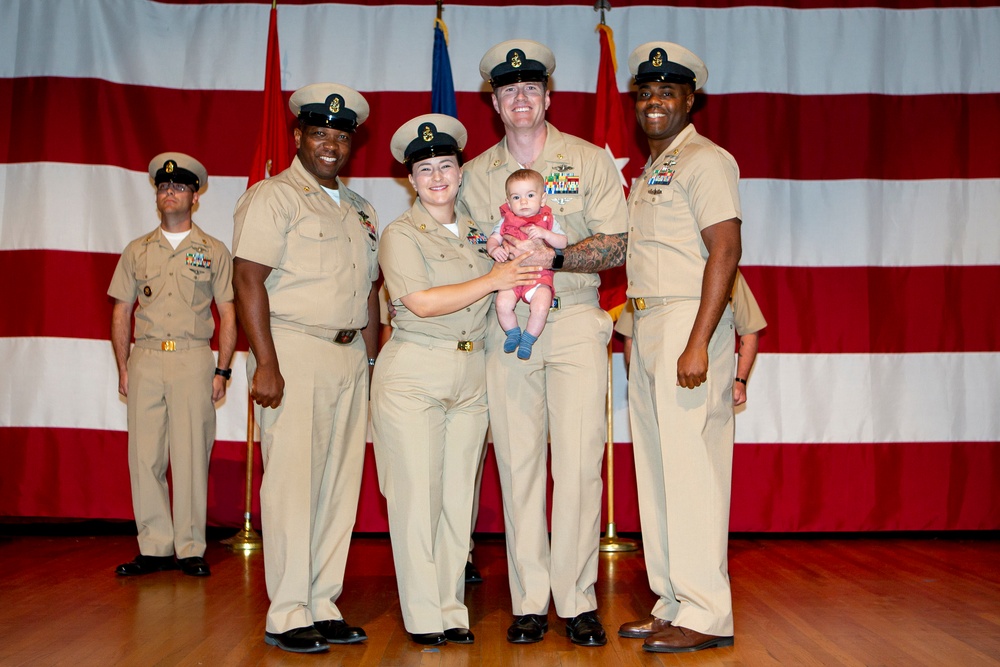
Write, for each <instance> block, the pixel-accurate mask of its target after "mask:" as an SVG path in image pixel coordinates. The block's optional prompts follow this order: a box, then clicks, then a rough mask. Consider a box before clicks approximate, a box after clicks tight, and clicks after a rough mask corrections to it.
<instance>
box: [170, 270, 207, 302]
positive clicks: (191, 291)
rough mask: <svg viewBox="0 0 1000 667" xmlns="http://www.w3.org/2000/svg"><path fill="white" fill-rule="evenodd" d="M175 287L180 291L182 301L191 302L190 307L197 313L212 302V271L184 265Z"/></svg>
mask: <svg viewBox="0 0 1000 667" xmlns="http://www.w3.org/2000/svg"><path fill="white" fill-rule="evenodd" d="M177 288H178V289H179V290H180V292H181V296H182V297H183V299H184V303H189V304H191V309H192V310H193V311H194V312H196V313H198V312H201V310H202V309H203V308H208V307H210V306H211V303H212V272H211V271H210V270H208V269H200V268H195V267H192V266H184V268H182V269H181V270H180V278H179V279H178V281H177Z"/></svg>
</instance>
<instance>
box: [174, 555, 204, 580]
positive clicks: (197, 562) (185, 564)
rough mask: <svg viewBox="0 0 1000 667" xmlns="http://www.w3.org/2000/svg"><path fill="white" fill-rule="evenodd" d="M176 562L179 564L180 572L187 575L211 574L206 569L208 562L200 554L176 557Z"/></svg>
mask: <svg viewBox="0 0 1000 667" xmlns="http://www.w3.org/2000/svg"><path fill="white" fill-rule="evenodd" d="M177 564H178V565H180V566H181V572H183V573H184V574H186V575H188V576H189V577H207V576H208V575H210V574H212V572H211V570H209V569H208V563H206V562H205V559H204V558H202V557H201V556H192V557H191V558H178V559H177Z"/></svg>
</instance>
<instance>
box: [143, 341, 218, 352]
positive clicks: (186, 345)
mask: <svg viewBox="0 0 1000 667" xmlns="http://www.w3.org/2000/svg"><path fill="white" fill-rule="evenodd" d="M206 345H208V341H207V340H149V339H145V338H144V339H143V340H137V341H136V342H135V346H136V347H138V348H141V349H143V350H162V351H163V352H175V351H177V350H190V349H192V348H196V347H205V346H206Z"/></svg>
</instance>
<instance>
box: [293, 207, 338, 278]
mask: <svg viewBox="0 0 1000 667" xmlns="http://www.w3.org/2000/svg"><path fill="white" fill-rule="evenodd" d="M288 239H289V240H288V254H287V257H288V264H289V266H293V267H295V268H296V269H298V270H300V271H302V272H303V273H321V272H322V271H323V269H324V267H327V268H333V265H334V263H335V262H336V259H337V258H336V246H337V240H338V236H337V233H336V230H335V228H334V226H333V225H332V224H330V223H325V222H324V221H323V220H320V219H319V218H306V219H305V220H303V221H302V222H300V223H299V224H298V225H296V226H295V229H293V230H292V231H291V232H290V233H289V235H288Z"/></svg>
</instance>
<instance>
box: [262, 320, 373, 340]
mask: <svg viewBox="0 0 1000 667" xmlns="http://www.w3.org/2000/svg"><path fill="white" fill-rule="evenodd" d="M271 326H272V327H274V328H275V329H291V330H292V331H298V332H300V333H304V334H309V335H310V336H315V337H316V338H324V339H326V340H329V341H332V342H334V343H337V344H338V345H350V344H351V343H353V342H354V338H355V337H356V336H357V335H358V331H360V330H359V329H328V328H326V327H314V326H312V325H309V324H299V323H298V322H289V321H287V320H279V319H276V318H273V319H272V320H271Z"/></svg>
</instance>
